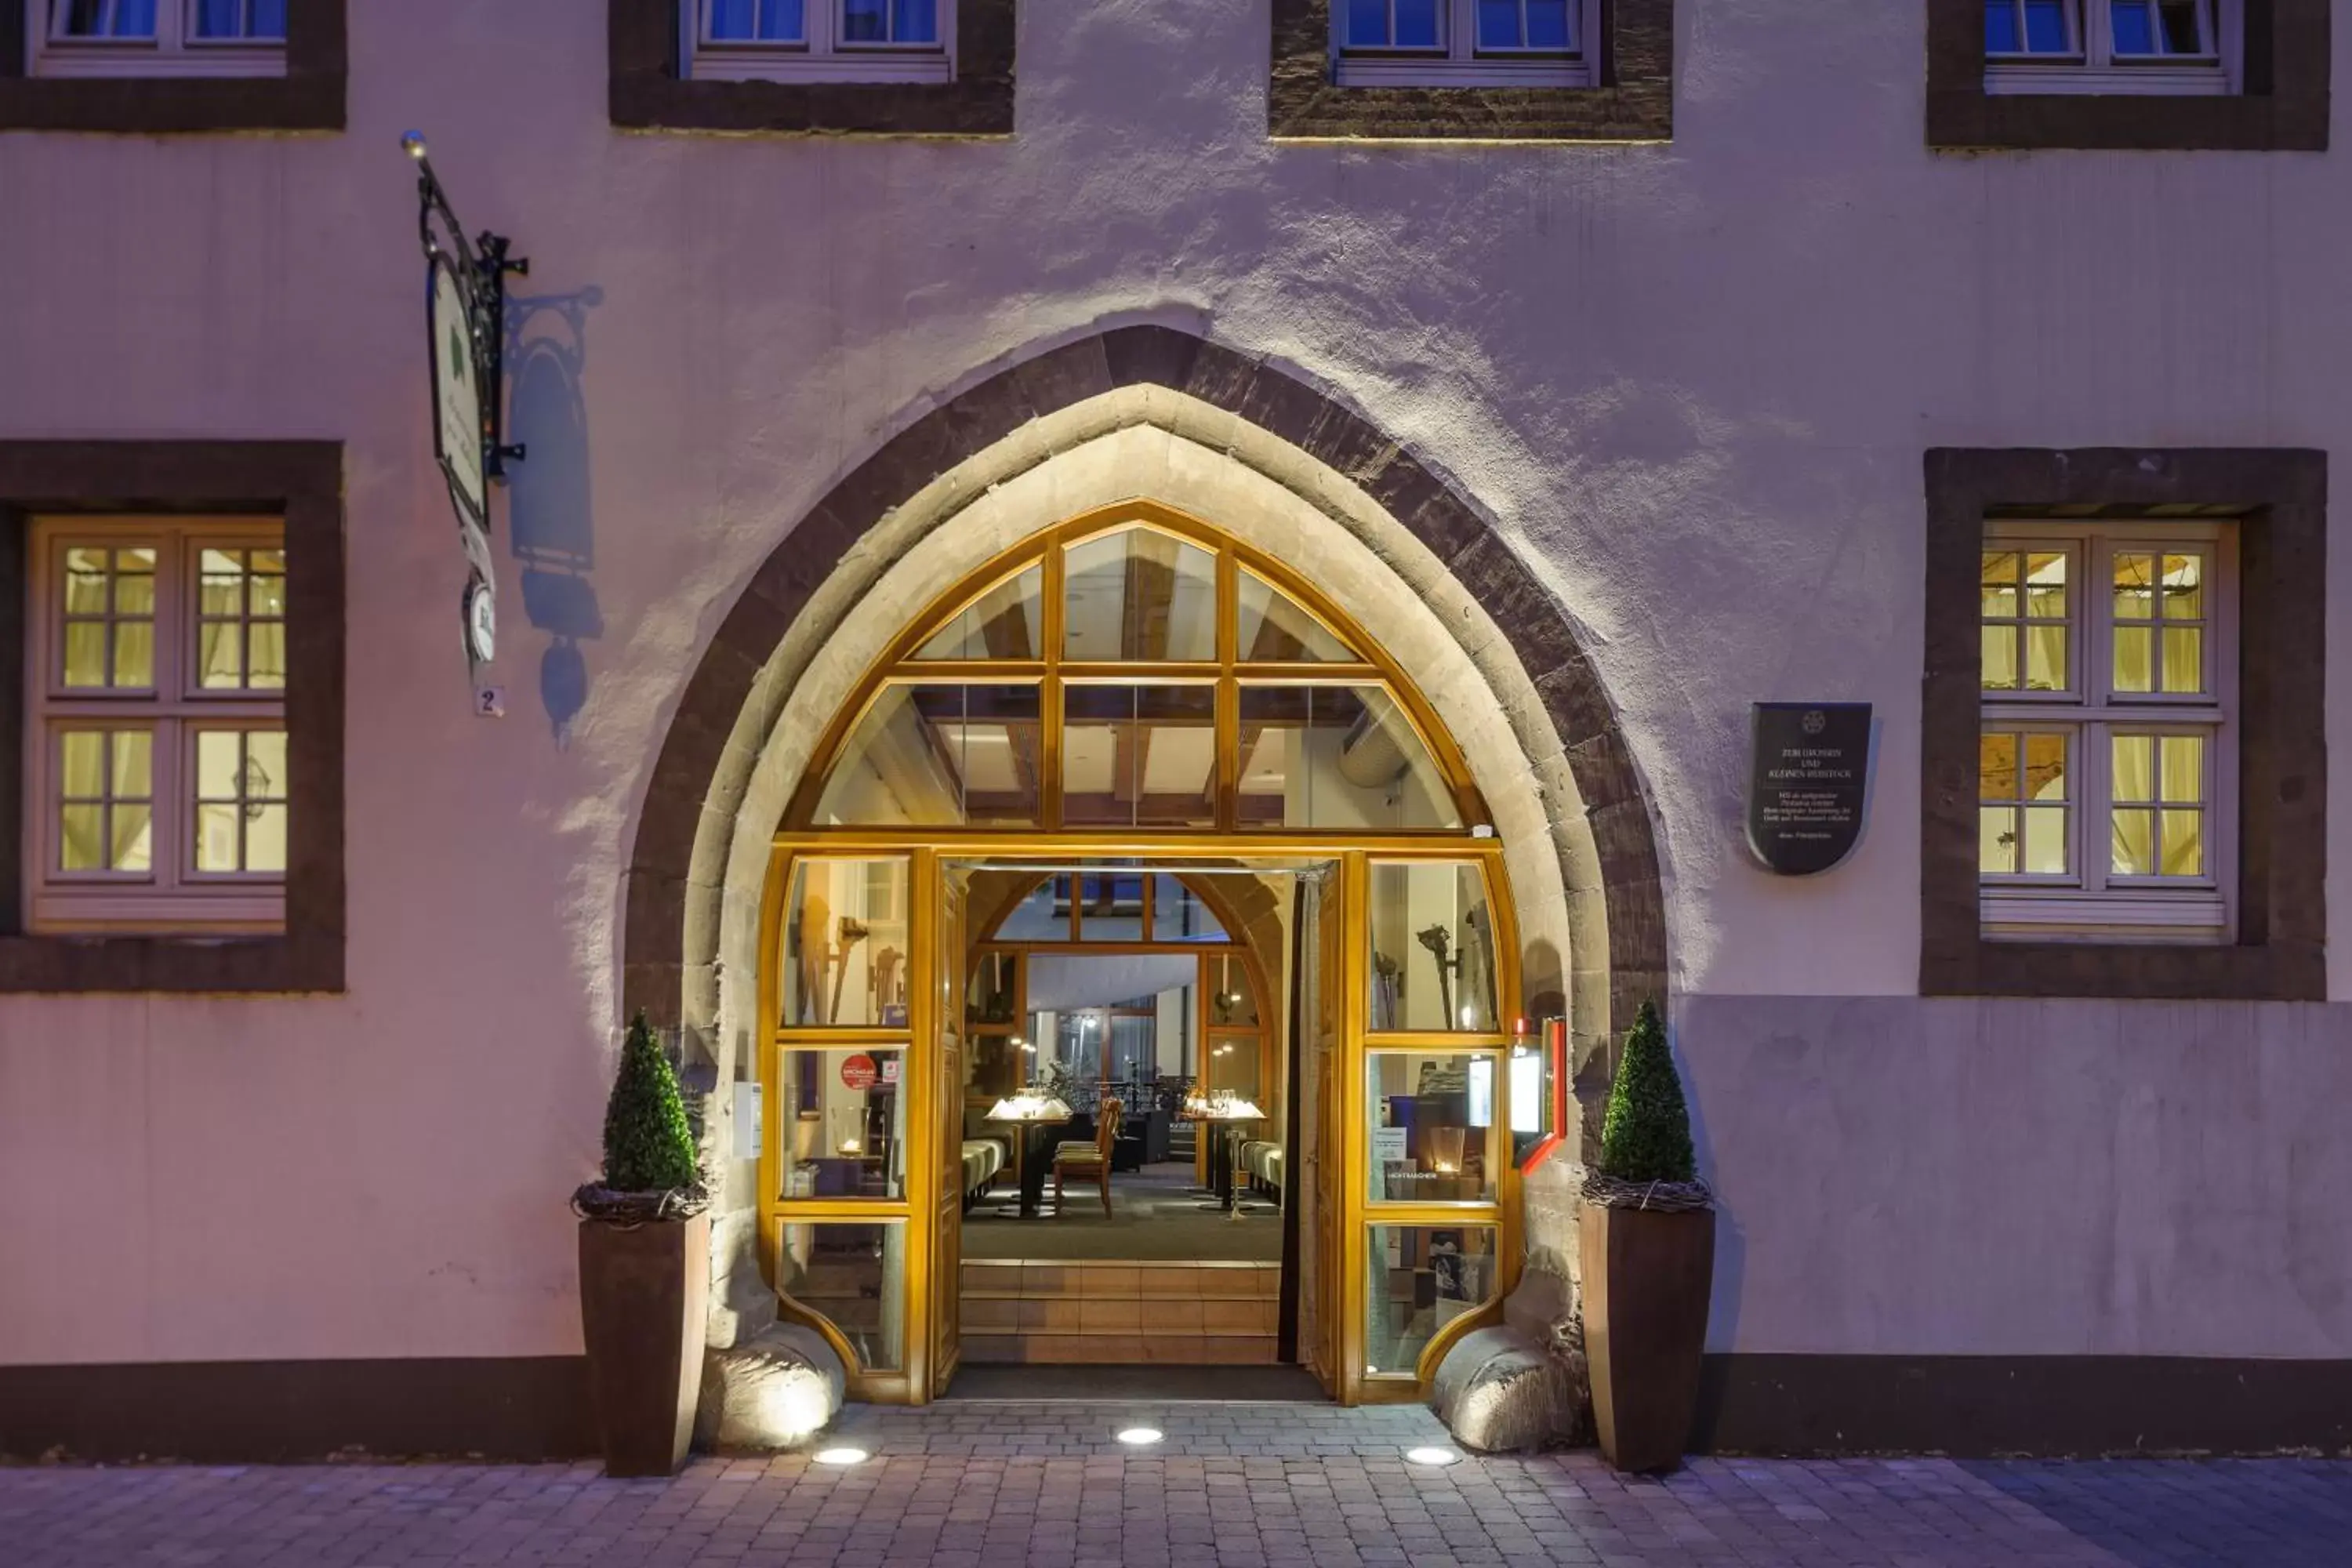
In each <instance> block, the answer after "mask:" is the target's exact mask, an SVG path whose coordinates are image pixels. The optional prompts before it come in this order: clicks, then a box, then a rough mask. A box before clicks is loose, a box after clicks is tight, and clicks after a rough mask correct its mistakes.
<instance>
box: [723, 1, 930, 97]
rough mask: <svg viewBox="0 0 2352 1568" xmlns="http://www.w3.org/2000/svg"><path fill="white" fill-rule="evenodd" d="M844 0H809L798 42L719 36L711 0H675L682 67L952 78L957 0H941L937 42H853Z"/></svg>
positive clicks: (728, 75) (737, 73)
mask: <svg viewBox="0 0 2352 1568" xmlns="http://www.w3.org/2000/svg"><path fill="white" fill-rule="evenodd" d="M842 5H843V0H804V4H803V11H802V26H803V29H804V30H805V31H806V33H807V35H808V36H807V37H805V38H803V39H802V40H801V41H799V42H797V43H775V42H770V41H767V40H750V41H741V42H737V41H731V40H730V41H725V42H720V41H715V40H713V39H711V38H710V37H708V34H709V26H708V18H709V0H678V6H677V16H678V34H679V37H678V57H677V58H679V60H680V61H682V62H683V68H682V69H681V70H680V72H679V74H680V75H681V76H685V77H688V78H689V79H695V80H699V81H781V82H826V81H835V82H877V83H893V82H945V81H953V80H954V79H955V63H956V62H955V38H956V0H938V5H939V28H938V30H939V35H940V41H939V42H938V43H936V44H887V43H886V44H877V43H851V42H847V41H845V40H844V39H843V38H842V37H840V31H841V12H842Z"/></svg>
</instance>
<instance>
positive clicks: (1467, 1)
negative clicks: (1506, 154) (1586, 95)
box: [1331, 0, 1601, 87]
mask: <svg viewBox="0 0 2352 1568" xmlns="http://www.w3.org/2000/svg"><path fill="white" fill-rule="evenodd" d="M1600 40H1601V0H1331V44H1332V50H1333V53H1334V55H1335V56H1336V57H1337V60H1338V69H1337V73H1336V75H1337V79H1338V81H1339V85H1341V86H1342V87H1349V86H1358V87H1381V86H1388V87H1406V86H1436V87H1590V86H1592V85H1594V84H1595V83H1597V82H1598V81H1599V80H1600V72H1599V54H1600Z"/></svg>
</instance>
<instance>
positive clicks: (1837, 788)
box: [1748, 702, 1870, 877]
mask: <svg viewBox="0 0 2352 1568" xmlns="http://www.w3.org/2000/svg"><path fill="white" fill-rule="evenodd" d="M1753 707H1754V715H1755V717H1754V731H1755V737H1756V743H1755V763H1754V764H1753V767H1752V769H1751V771H1750V773H1749V774H1748V847H1749V848H1750V849H1752V850H1754V851H1755V852H1756V858H1758V859H1759V860H1761V861H1763V862H1764V864H1765V865H1766V866H1767V867H1768V868H1770V869H1772V870H1775V871H1778V872H1780V874H1781V875H1782V876H1784V877H1810V876H1811V875H1812V874H1813V873H1815V872H1817V871H1826V870H1828V869H1829V868H1831V867H1832V866H1834V865H1836V864H1837V863H1838V862H1839V861H1841V860H1843V859H1844V858H1846V857H1847V856H1848V855H1850V854H1852V853H1853V846H1854V841H1855V840H1856V839H1858V838H1860V837H1862V811H1863V802H1864V795H1866V793H1867V791H1866V786H1867V784H1868V781H1869V773H1870V704H1869V703H1867V702H1759V703H1756V704H1754V705H1753Z"/></svg>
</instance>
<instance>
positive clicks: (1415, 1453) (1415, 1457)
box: [1404, 1448, 1462, 1465]
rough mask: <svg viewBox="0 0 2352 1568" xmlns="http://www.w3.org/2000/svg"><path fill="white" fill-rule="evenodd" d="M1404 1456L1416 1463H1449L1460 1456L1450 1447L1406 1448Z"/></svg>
mask: <svg viewBox="0 0 2352 1568" xmlns="http://www.w3.org/2000/svg"><path fill="white" fill-rule="evenodd" d="M1404 1457H1405V1458H1406V1459H1408V1460H1409V1461H1411V1462H1412V1463H1413V1464H1416V1465H1450V1464H1452V1463H1453V1462H1454V1460H1456V1459H1458V1458H1461V1457H1462V1456H1461V1455H1459V1454H1457V1453H1455V1452H1454V1450H1453V1449H1451V1448H1407V1449H1406V1450H1405V1451H1404Z"/></svg>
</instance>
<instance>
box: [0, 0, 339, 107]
mask: <svg viewBox="0 0 2352 1568" xmlns="http://www.w3.org/2000/svg"><path fill="white" fill-rule="evenodd" d="M163 3H164V4H167V5H168V4H172V3H173V0H163ZM347 3H348V0H287V3H286V74H285V75H284V76H271V77H161V76H131V77H37V76H33V75H31V74H29V72H30V68H31V61H29V60H28V59H26V16H27V14H28V12H30V11H31V10H32V9H33V8H35V7H37V6H40V5H46V4H47V0H0V131H95V132H114V133H117V134H121V135H134V136H163V135H174V134H185V133H199V132H219V131H341V130H342V129H343V122H344V112H343V99H344V86H345V81H346V79H347V77H348V74H349V66H348V50H347V47H346V45H345V35H344V15H343V13H344V7H345V5H346V4H347Z"/></svg>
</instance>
